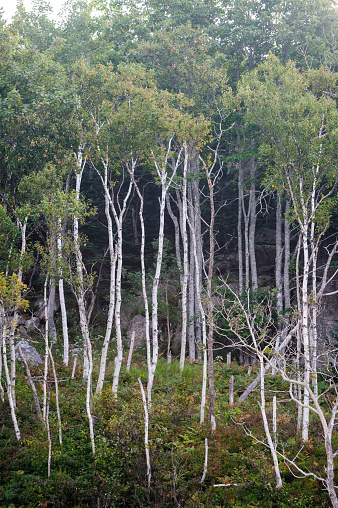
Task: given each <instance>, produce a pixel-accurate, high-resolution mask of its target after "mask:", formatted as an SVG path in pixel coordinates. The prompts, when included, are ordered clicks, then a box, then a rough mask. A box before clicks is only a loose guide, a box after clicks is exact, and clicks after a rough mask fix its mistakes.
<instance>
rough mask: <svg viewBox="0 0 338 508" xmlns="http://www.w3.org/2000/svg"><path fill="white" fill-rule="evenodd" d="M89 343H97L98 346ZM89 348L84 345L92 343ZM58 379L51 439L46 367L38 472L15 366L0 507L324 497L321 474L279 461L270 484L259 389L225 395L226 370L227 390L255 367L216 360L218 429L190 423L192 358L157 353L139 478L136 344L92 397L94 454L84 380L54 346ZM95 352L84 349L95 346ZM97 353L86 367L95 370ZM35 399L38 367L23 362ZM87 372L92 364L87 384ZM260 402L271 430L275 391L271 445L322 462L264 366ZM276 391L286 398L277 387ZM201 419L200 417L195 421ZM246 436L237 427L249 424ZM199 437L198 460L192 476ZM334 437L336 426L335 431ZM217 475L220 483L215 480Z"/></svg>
mask: <svg viewBox="0 0 338 508" xmlns="http://www.w3.org/2000/svg"><path fill="white" fill-rule="evenodd" d="M97 351H99V348H98V349H97ZM94 353H95V351H94ZM54 354H55V359H56V360H57V357H58V355H59V361H56V367H57V375H58V379H59V398H60V410H61V420H62V445H60V443H59V438H58V421H57V414H56V404H55V383H54V381H53V374H52V372H50V375H49V381H50V383H49V384H50V387H51V388H50V412H49V421H50V429H51V441H52V449H51V473H50V476H49V477H48V472H47V461H48V450H49V444H48V439H47V434H46V431H45V430H43V429H42V427H41V424H40V421H39V420H38V418H37V415H36V413H35V409H34V404H33V397H32V393H31V390H30V388H29V385H28V382H27V379H26V377H25V374H24V370H23V367H22V366H21V365H18V376H17V382H16V398H17V416H18V421H19V426H20V430H21V435H22V440H21V441H20V442H18V441H17V440H16V438H15V434H14V430H13V425H12V421H11V416H10V410H9V406H8V403H7V401H6V399H5V402H1V401H0V408H1V410H0V507H1V508H9V507H10V508H19V507H29V508H38V507H48V508H51V507H97V508H103V507H105V508H109V507H130V508H133V507H134V508H137V507H159V508H160V507H161V508H162V507H163V508H164V507H187V508H192V507H196V508H203V507H205V508H207V507H210V508H211V507H215V508H217V507H224V508H225V507H237V508H240V507H242V508H244V507H245V508H246V507H257V506H259V507H280V508H283V507H288V508H290V507H304V508H305V507H323V508H324V507H326V506H330V502H329V498H328V496H327V493H326V491H325V489H324V486H323V484H321V483H320V482H318V481H316V480H314V479H312V478H311V477H308V478H296V477H295V476H294V474H293V472H292V471H290V470H289V468H288V467H287V466H286V465H285V464H284V462H280V468H281V473H282V479H283V489H282V490H280V491H277V490H276V488H275V485H276V480H275V474H274V468H273V462H272V459H271V454H270V452H269V449H268V448H267V447H265V446H263V445H262V444H258V443H257V442H256V440H255V438H254V437H252V436H255V437H257V438H258V439H260V440H263V441H264V440H265V436H264V435H263V425H262V418H261V413H260V409H259V405H258V399H259V393H258V392H257V391H256V392H254V393H253V394H252V395H251V396H250V397H249V399H248V400H247V401H246V402H245V403H244V404H242V405H241V406H237V405H234V406H230V405H229V390H228V387H229V378H230V376H231V375H233V376H234V379H235V400H236V397H237V398H238V395H240V394H241V392H243V391H244V389H245V388H246V386H247V385H248V384H249V383H250V382H251V381H252V380H253V379H254V377H255V376H256V375H257V369H256V368H255V367H254V368H253V369H252V373H251V376H250V377H249V376H248V367H247V366H239V365H237V364H236V363H234V362H233V363H232V364H231V365H227V364H226V363H224V362H223V361H222V360H220V361H216V362H215V388H216V392H217V398H216V419H217V429H216V431H214V432H212V431H211V428H210V426H209V425H208V423H205V424H204V425H200V423H199V411H200V398H201V394H200V392H201V380H202V366H201V365H200V364H199V362H193V363H187V364H186V366H185V368H184V371H183V373H182V374H181V373H180V371H179V364H178V362H177V361H173V362H172V363H171V365H168V364H167V362H166V360H165V359H163V358H161V359H160V361H159V364H158V367H157V371H156V377H155V383H154V387H153V409H152V411H151V413H150V415H149V416H150V425H149V452H150V462H151V474H152V477H151V483H150V488H148V484H147V467H146V457H145V446H144V410H143V404H142V396H141V391H140V385H139V382H138V378H139V377H140V378H141V380H142V381H143V385H144V386H145V385H146V380H147V374H146V362H145V358H144V355H143V353H142V350H141V351H138V352H137V353H135V354H134V357H133V362H132V367H131V370H130V372H129V373H127V372H126V369H125V367H124V368H123V369H122V371H121V378H120V384H119V393H118V398H117V399H114V397H113V396H112V393H111V382H112V372H113V371H112V369H113V361H112V358H111V359H110V362H109V365H108V369H107V376H106V382H105V387H104V390H103V392H102V393H101V395H100V397H94V400H93V416H94V425H95V445H96V456H95V459H94V458H93V455H92V451H91V444H90V438H89V426H88V418H87V414H86V408H85V397H86V384H85V383H84V382H83V381H82V372H81V365H80V364H79V365H78V367H77V370H76V373H75V378H74V379H72V378H71V373H72V364H70V366H69V367H65V366H64V365H62V362H61V360H60V356H61V355H60V352H58V351H57V348H56V349H55V351H54ZM94 357H95V354H94ZM98 364H99V356H98V354H97V356H96V361H95V367H96V369H98ZM32 374H34V379H35V384H36V387H37V390H38V394H39V396H41V398H42V390H43V376H42V374H43V372H42V368H41V369H38V368H35V369H32ZM96 380H97V370H94V375H93V385H94V388H95V381H96ZM266 389H267V393H266V397H267V413H268V418H269V422H270V425H271V430H272V397H273V395H274V394H278V395H279V399H284V402H280V403H279V404H278V412H277V434H278V446H279V448H280V449H284V453H285V454H286V455H287V456H290V457H293V456H294V455H295V454H296V453H297V451H299V450H301V451H300V453H299V455H298V461H299V464H300V465H301V466H302V467H303V468H305V469H308V470H310V471H314V472H316V473H317V474H323V473H324V467H325V449H324V446H323V440H322V436H321V433H320V430H319V427H317V426H316V424H315V422H314V423H313V425H312V427H311V438H310V440H309V441H308V442H307V443H306V444H305V445H302V444H301V442H300V438H299V437H298V434H297V409H296V407H295V404H294V403H292V402H290V401H288V398H289V397H288V386H285V385H284V384H283V382H282V380H281V379H280V378H279V377H278V376H275V377H273V376H272V375H271V374H270V375H267V377H266ZM283 392H285V397H284V396H283ZM207 419H208V418H207V417H206V420H207ZM249 432H250V433H251V435H248V433H249ZM206 437H207V438H208V448H209V449H208V469H207V474H206V477H205V479H204V481H203V483H201V479H202V475H203V469H204V461H205V438H206ZM334 440H336V437H334ZM219 484H222V485H225V484H226V485H228V486H226V487H225V486H220V487H217V486H216V485H219Z"/></svg>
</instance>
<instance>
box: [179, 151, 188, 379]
mask: <svg viewBox="0 0 338 508" xmlns="http://www.w3.org/2000/svg"><path fill="white" fill-rule="evenodd" d="M184 150H185V155H184V164H183V186H182V217H181V232H182V242H183V274H182V337H181V357H180V370H181V372H182V370H183V368H184V362H185V352H186V342H187V292H188V275H189V274H188V271H189V267H188V235H187V216H188V208H187V169H188V159H189V153H188V147H187V145H186V144H185V147H184Z"/></svg>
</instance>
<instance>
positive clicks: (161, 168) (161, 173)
mask: <svg viewBox="0 0 338 508" xmlns="http://www.w3.org/2000/svg"><path fill="white" fill-rule="evenodd" d="M171 144H172V138H171V139H170V140H169V142H168V145H167V149H166V155H165V158H164V160H163V161H161V163H160V164H161V165H159V163H158V162H157V160H156V159H155V157H154V155H153V159H154V164H155V167H156V172H157V175H158V177H159V179H160V181H161V188H162V192H161V198H160V226H159V233H158V249H157V258H156V268H155V274H154V279H153V286H152V294H151V301H152V336H153V337H152V339H153V351H152V359H151V366H150V372H149V375H148V385H147V393H148V407H149V409H151V391H152V386H153V382H154V377H155V372H156V367H157V362H158V286H159V282H160V275H161V267H162V256H163V239H164V211H165V204H166V195H167V192H168V189H169V187H170V185H171V182H172V180H173V178H174V177H175V175H176V171H177V167H178V165H179V163H180V157H181V151H182V150H181V151H180V152H179V154H178V156H177V160H176V162H175V166H174V167H172V174H171V176H170V178H169V179H168V175H167V163H168V157H169V154H170V150H171Z"/></svg>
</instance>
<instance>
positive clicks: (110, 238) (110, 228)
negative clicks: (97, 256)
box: [96, 164, 117, 394]
mask: <svg viewBox="0 0 338 508" xmlns="http://www.w3.org/2000/svg"><path fill="white" fill-rule="evenodd" d="M104 187H105V189H106V188H107V187H108V167H107V164H104ZM104 200H105V214H106V219H107V226H108V248H109V258H110V282H109V306H108V316H107V326H106V333H105V338H104V342H103V346H102V351H101V361H100V371H99V376H98V380H97V385H96V393H97V394H99V393H100V392H101V390H102V388H103V382H104V378H105V373H106V364H107V355H108V348H109V343H110V338H111V332H112V328H113V320H114V311H115V291H116V280H115V278H116V259H117V249H114V235H113V223H112V219H111V216H110V209H109V196H108V195H107V192H106V191H105V193H104Z"/></svg>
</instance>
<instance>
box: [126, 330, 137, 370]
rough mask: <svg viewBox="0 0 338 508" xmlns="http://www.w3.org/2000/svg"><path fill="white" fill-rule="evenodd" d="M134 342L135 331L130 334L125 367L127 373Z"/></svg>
mask: <svg viewBox="0 0 338 508" xmlns="http://www.w3.org/2000/svg"><path fill="white" fill-rule="evenodd" d="M134 342H135V331H133V332H132V334H131V339H130V346H129V354H128V361H127V367H126V371H127V372H129V371H130V366H131V359H132V356H133V349H134Z"/></svg>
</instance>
